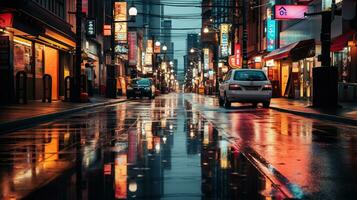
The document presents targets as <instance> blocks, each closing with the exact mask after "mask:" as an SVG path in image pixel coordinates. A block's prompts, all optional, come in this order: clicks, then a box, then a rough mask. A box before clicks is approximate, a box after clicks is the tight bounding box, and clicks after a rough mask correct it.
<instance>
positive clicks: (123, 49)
mask: <svg viewBox="0 0 357 200" xmlns="http://www.w3.org/2000/svg"><path fill="white" fill-rule="evenodd" d="M114 51H115V53H117V54H128V52H129V50H128V45H127V44H116V45H115V48H114Z"/></svg>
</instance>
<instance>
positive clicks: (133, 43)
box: [128, 31, 138, 66]
mask: <svg viewBox="0 0 357 200" xmlns="http://www.w3.org/2000/svg"><path fill="white" fill-rule="evenodd" d="M128 43H129V56H128V57H129V65H131V66H136V64H137V56H138V55H137V53H138V45H137V33H136V32H135V31H130V32H129V33H128Z"/></svg>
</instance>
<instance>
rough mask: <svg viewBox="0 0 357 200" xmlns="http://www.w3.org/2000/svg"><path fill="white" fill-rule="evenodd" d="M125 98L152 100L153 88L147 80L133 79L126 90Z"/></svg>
mask: <svg viewBox="0 0 357 200" xmlns="http://www.w3.org/2000/svg"><path fill="white" fill-rule="evenodd" d="M126 96H127V98H128V99H130V98H136V97H140V98H143V97H148V98H149V99H154V98H155V86H154V85H153V83H152V80H151V79H149V78H138V79H133V80H131V82H130V84H129V85H128V87H127V89H126Z"/></svg>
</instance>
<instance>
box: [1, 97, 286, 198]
mask: <svg viewBox="0 0 357 200" xmlns="http://www.w3.org/2000/svg"><path fill="white" fill-rule="evenodd" d="M0 143H1V146H0V183H1V186H2V187H1V198H3V199H20V198H26V199H53V200H55V199H178V198H180V199H271V198H275V199H283V198H285V196H284V194H283V193H282V192H281V191H280V190H279V189H278V188H276V187H275V186H274V185H273V184H272V183H271V182H270V181H269V179H267V178H266V177H265V176H263V175H262V174H261V173H260V172H259V171H258V170H257V169H256V168H255V167H254V166H253V165H251V164H250V162H248V161H247V159H246V157H244V156H243V155H242V154H241V153H240V151H239V149H238V148H237V147H235V146H234V145H232V144H231V143H229V141H228V140H226V139H225V138H224V137H222V135H221V134H220V133H219V132H218V130H217V129H216V128H215V127H214V126H213V124H212V123H210V122H208V121H206V120H205V119H204V118H202V116H201V115H200V113H199V112H198V111H197V110H194V109H192V105H191V104H190V103H188V102H187V101H185V99H184V97H183V95H179V94H171V95H166V96H163V97H162V98H157V99H156V100H154V101H149V100H147V101H146V100H142V101H134V102H130V103H123V104H118V105H117V106H112V107H105V108H101V109H95V110H91V111H86V112H82V113H78V114H74V115H71V116H69V117H68V118H65V119H62V120H57V121H55V122H53V123H48V124H44V125H41V126H37V127H34V128H31V129H26V130H22V131H17V132H14V133H9V134H6V135H1V136H0Z"/></svg>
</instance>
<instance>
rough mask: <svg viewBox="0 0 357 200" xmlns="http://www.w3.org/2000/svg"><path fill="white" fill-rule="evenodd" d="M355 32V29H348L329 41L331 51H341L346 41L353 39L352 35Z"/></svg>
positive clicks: (346, 43)
mask: <svg viewBox="0 0 357 200" xmlns="http://www.w3.org/2000/svg"><path fill="white" fill-rule="evenodd" d="M354 34H356V31H353V30H351V31H348V32H346V33H344V34H342V35H340V36H338V37H336V38H334V39H332V42H331V51H332V52H336V51H341V50H343V48H345V47H347V45H348V41H349V40H352V39H353V35H354Z"/></svg>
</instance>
